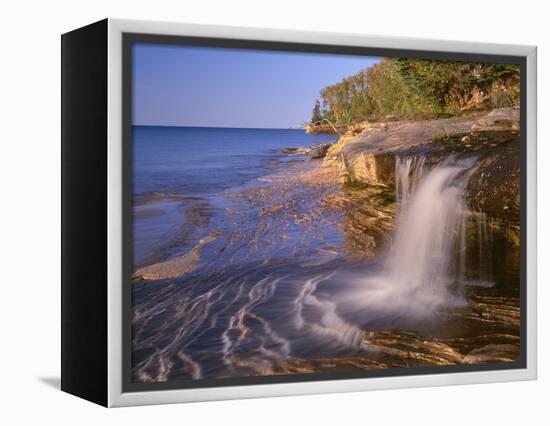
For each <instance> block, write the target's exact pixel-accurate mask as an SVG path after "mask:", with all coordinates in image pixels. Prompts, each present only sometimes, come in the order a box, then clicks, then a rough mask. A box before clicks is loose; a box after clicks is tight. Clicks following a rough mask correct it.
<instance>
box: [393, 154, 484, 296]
mask: <svg viewBox="0 0 550 426" xmlns="http://www.w3.org/2000/svg"><path fill="white" fill-rule="evenodd" d="M410 161H411V159H408V160H407V161H405V167H403V166H401V164H403V162H401V161H397V162H396V175H398V176H400V179H401V180H402V181H405V182H407V184H402V188H403V191H402V192H401V193H400V195H399V197H400V202H401V212H400V220H399V226H398V229H397V233H396V236H395V241H394V244H393V247H392V251H391V253H390V256H389V258H388V259H387V265H388V270H389V274H390V276H391V281H392V283H393V285H394V286H398V287H400V288H401V289H403V290H404V291H406V292H407V293H413V294H418V293H420V294H421V296H422V297H425V296H429V297H430V298H431V299H432V302H435V303H436V304H440V303H444V302H445V299H446V298H447V295H448V293H449V292H448V290H449V288H450V287H456V286H460V285H461V284H462V283H463V282H464V267H463V265H464V261H465V250H466V247H465V233H466V226H465V224H466V212H467V206H466V203H465V200H464V190H465V188H466V185H467V183H468V179H469V177H470V175H471V168H472V166H473V162H472V161H463V162H454V163H450V162H447V163H444V164H441V165H438V166H436V167H434V168H433V169H432V170H430V171H429V172H428V173H426V174H425V176H423V174H424V168H423V164H424V159H423V157H420V158H418V159H415V162H416V163H417V166H416V167H415V168H412V167H411V166H410V165H407V163H408V162H410ZM418 165H420V166H418ZM401 168H403V169H404V170H401ZM419 174H420V176H419ZM408 182H411V183H408ZM405 188H407V189H408V191H409V192H405V191H404V190H405Z"/></svg>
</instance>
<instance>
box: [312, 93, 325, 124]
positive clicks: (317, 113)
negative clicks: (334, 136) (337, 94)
mask: <svg viewBox="0 0 550 426" xmlns="http://www.w3.org/2000/svg"><path fill="white" fill-rule="evenodd" d="M322 119H323V114H322V113H321V102H320V101H319V99H316V100H315V106H314V107H313V112H312V114H311V122H312V123H316V122H318V121H321V120H322Z"/></svg>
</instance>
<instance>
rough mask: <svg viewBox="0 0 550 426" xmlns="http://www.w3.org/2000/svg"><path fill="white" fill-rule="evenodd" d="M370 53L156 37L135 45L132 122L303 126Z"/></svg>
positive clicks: (366, 62)
mask: <svg viewBox="0 0 550 426" xmlns="http://www.w3.org/2000/svg"><path fill="white" fill-rule="evenodd" d="M377 62H379V58H375V57H369V56H344V55H328V54H318V53H297V52H274V51H265V50H264V51H261V50H245V49H230V48H214V47H193V46H175V45H156V44H135V45H134V46H133V81H132V84H133V94H134V98H133V124H134V125H156V126H201V127H249V128H289V127H299V126H301V125H302V124H303V123H304V122H307V121H309V120H310V118H311V111H312V109H313V106H314V103H315V99H317V98H318V97H319V92H320V90H321V89H322V88H323V87H325V86H328V85H331V84H334V83H336V82H339V81H340V80H342V79H343V78H344V77H348V76H350V75H353V74H355V73H357V72H358V71H360V70H362V69H365V68H367V67H369V66H372V65H373V64H375V63H377Z"/></svg>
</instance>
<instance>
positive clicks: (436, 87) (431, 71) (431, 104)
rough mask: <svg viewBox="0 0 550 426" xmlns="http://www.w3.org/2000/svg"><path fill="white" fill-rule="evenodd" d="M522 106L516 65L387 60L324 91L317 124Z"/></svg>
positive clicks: (449, 113)
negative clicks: (323, 119) (319, 122)
mask: <svg viewBox="0 0 550 426" xmlns="http://www.w3.org/2000/svg"><path fill="white" fill-rule="evenodd" d="M518 104H519V67H518V66H517V65H507V64H481V63H472V62H457V61H428V60H423V59H406V58H401V59H391V58H385V59H383V60H382V61H381V62H380V63H378V64H376V65H374V66H372V67H370V68H368V69H366V70H362V71H360V72H359V73H357V74H355V75H353V76H351V77H348V78H345V79H343V80H342V81H341V82H339V83H336V84H334V85H331V86H328V87H325V88H324V89H323V90H321V100H320V101H319V100H317V101H316V104H315V108H314V110H313V116H312V121H319V120H320V119H322V118H327V119H329V120H330V121H331V122H333V123H337V124H341V125H347V124H350V123H353V122H357V121H360V120H365V119H367V120H378V119H383V118H385V117H386V116H388V115H395V116H398V117H408V116H419V115H420V116H422V117H427V118H428V117H440V116H449V115H457V114H461V113H464V112H468V111H471V110H475V109H484V108H494V107H503V106H515V105H518ZM313 118H316V120H313Z"/></svg>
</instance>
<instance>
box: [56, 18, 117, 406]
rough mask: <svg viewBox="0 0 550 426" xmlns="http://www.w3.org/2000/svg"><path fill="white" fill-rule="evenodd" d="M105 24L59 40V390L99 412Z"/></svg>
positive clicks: (103, 347)
mask: <svg viewBox="0 0 550 426" xmlns="http://www.w3.org/2000/svg"><path fill="white" fill-rule="evenodd" d="M107 22H108V21H107V20H106V19H105V20H103V21H99V22H97V23H95V24H91V25H88V26H86V27H83V28H80V29H78V30H75V31H72V32H70V33H67V34H64V35H62V37H61V87H62V88H61V389H62V390H63V391H65V392H68V393H71V394H73V395H76V396H79V397H81V398H84V399H87V400H90V401H92V402H95V403H97V404H101V405H105V406H106V405H107V41H108V40H107V34H108V31H107Z"/></svg>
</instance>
